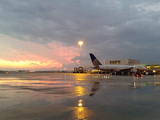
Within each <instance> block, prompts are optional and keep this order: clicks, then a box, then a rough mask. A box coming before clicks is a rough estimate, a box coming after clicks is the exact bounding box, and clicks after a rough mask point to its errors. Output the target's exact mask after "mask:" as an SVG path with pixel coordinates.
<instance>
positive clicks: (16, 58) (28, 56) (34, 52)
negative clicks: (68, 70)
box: [0, 34, 79, 69]
mask: <svg viewBox="0 0 160 120" xmlns="http://www.w3.org/2000/svg"><path fill="white" fill-rule="evenodd" d="M0 37H1V38H3V41H2V42H1V45H0V48H1V53H0V55H1V59H0V68H8V69H9V68H12V69H13V68H15V69H18V68H23V69H30V68H32V69H33V68H35V69H41V68H43V69H44V68H47V69H53V68H62V69H63V67H62V66H63V64H71V63H73V64H74V61H72V59H73V58H74V57H76V56H78V55H79V52H78V51H79V48H77V47H73V46H69V47H66V46H63V45H62V44H61V43H60V42H55V41H54V42H50V43H47V44H45V45H41V44H38V43H34V42H31V41H21V40H19V39H15V38H12V37H9V36H5V35H2V34H0ZM11 42H12V44H10V43H11Z"/></svg>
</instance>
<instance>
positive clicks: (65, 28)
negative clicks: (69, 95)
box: [0, 0, 160, 66]
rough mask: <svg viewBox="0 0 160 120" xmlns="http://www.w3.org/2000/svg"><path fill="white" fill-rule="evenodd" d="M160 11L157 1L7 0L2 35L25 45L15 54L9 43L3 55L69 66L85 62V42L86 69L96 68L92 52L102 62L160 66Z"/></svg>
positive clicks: (0, 7) (1, 10)
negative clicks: (131, 61)
mask: <svg viewBox="0 0 160 120" xmlns="http://www.w3.org/2000/svg"><path fill="white" fill-rule="evenodd" d="M159 5H160V2H159V1H157V0H152V1H151V0H141V1H128V0H106V1H104V0H98V1H97V0H87V1H86V0H79V1H75V0H67V1H66V0H62V1H61V2H60V1H59V0H47V1H43V0H38V1H36V0H33V1H26V0H21V1H17V0H12V1H4V0H3V1H1V2H0V16H1V17H0V33H1V35H6V36H10V37H11V39H13V38H16V39H18V40H19V42H18V43H17V44H14V40H13V41H12V40H10V41H9V42H10V43H12V45H14V46H16V47H14V48H13V47H10V46H11V44H10V43H6V46H5V49H4V50H5V51H4V50H3V53H4V54H6V55H5V59H6V60H15V61H17V60H19V59H18V58H21V59H22V60H23V59H28V60H33V61H34V60H35V59H36V60H37V59H44V58H45V60H46V59H47V60H54V61H56V62H58V63H59V64H61V65H62V66H63V65H64V64H65V65H66V66H67V64H71V63H74V61H72V60H71V59H73V60H74V58H75V59H76V57H78V56H79V50H78V49H79V48H78V45H77V42H78V41H79V40H83V41H84V45H83V46H82V57H81V59H82V61H83V63H84V64H91V63H90V60H89V55H88V53H90V52H91V53H94V54H95V55H98V58H100V60H101V61H103V60H105V59H125V58H132V59H139V60H141V62H143V63H149V62H152V63H154V62H159V59H160V57H159V55H158V52H157V51H159V50H160V48H159V38H160V34H159V31H160V28H159V24H160V19H159V16H160V12H159V10H160V9H159ZM1 41H2V38H1ZM22 44H23V45H22ZM31 44H32V45H31ZM21 46H23V47H21ZM19 51H21V52H19ZM31 51H34V52H33V53H32V52H31ZM17 52H19V57H18V56H17V58H16V57H13V56H14V54H16V53H17ZM9 53H12V55H10V54H9ZM29 54H30V55H29ZM7 55H8V57H7ZM27 55H28V57H27V58H26V57H25V56H27ZM52 55H54V56H55V57H53V56H52ZM148 55H150V57H148ZM10 56H12V57H10ZM67 56H68V57H67ZM36 57H38V58H36ZM78 59H79V58H77V59H76V60H78ZM64 61H65V62H66V63H64ZM71 66H72V65H71Z"/></svg>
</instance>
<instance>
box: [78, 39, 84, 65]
mask: <svg viewBox="0 0 160 120" xmlns="http://www.w3.org/2000/svg"><path fill="white" fill-rule="evenodd" d="M78 44H79V46H80V66H81V46H82V45H83V41H79V42H78Z"/></svg>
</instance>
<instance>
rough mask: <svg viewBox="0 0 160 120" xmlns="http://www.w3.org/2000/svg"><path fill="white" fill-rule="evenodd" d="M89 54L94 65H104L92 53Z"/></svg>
mask: <svg viewBox="0 0 160 120" xmlns="http://www.w3.org/2000/svg"><path fill="white" fill-rule="evenodd" d="M89 55H90V58H91V60H92V63H93V65H95V66H97V65H102V64H101V63H100V62H99V60H98V59H97V58H96V57H95V56H94V55H93V54H92V53H89Z"/></svg>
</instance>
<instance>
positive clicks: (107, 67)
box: [89, 53, 147, 72]
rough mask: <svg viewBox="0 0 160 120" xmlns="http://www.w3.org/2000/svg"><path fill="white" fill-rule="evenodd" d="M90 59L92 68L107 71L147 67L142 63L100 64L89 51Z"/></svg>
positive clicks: (138, 69)
mask: <svg viewBox="0 0 160 120" xmlns="http://www.w3.org/2000/svg"><path fill="white" fill-rule="evenodd" d="M89 55H90V58H91V61H92V63H93V65H94V66H93V67H91V68H92V69H97V70H101V71H108V72H116V71H132V72H138V71H144V70H147V68H146V67H145V66H144V65H102V64H101V63H100V62H99V60H98V59H97V58H96V57H95V56H94V55H93V53H89Z"/></svg>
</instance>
